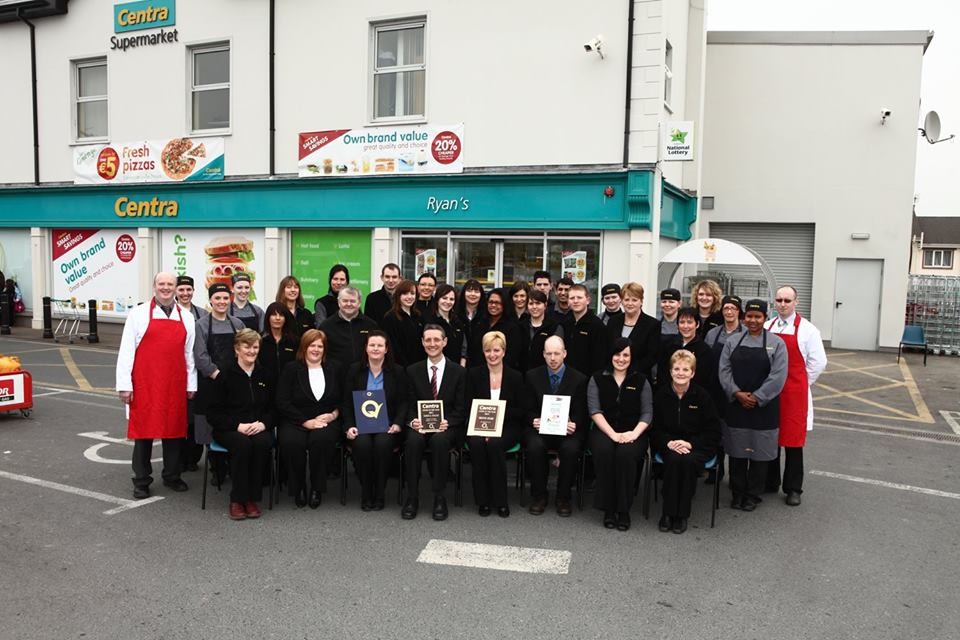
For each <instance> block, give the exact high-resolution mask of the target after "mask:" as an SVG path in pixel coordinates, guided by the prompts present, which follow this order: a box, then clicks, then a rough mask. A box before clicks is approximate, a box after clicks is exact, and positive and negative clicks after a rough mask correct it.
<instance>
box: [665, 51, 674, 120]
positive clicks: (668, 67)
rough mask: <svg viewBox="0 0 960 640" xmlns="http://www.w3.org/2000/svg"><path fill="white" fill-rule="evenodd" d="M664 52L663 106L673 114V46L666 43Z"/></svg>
mask: <svg viewBox="0 0 960 640" xmlns="http://www.w3.org/2000/svg"><path fill="white" fill-rule="evenodd" d="M665 43H666V44H665V45H664V52H663V106H665V107H666V108H667V111H669V112H671V113H673V109H672V108H671V107H670V103H671V102H673V45H672V44H670V41H669V40H666V41H665Z"/></svg>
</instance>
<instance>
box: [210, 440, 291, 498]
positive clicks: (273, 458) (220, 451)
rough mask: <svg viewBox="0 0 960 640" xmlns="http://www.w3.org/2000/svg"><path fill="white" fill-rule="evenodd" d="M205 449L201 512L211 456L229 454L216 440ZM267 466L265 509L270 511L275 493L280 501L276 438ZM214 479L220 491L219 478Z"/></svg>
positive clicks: (211, 464)
mask: <svg viewBox="0 0 960 640" xmlns="http://www.w3.org/2000/svg"><path fill="white" fill-rule="evenodd" d="M205 449H206V454H205V455H204V456H203V458H204V459H203V490H202V491H201V497H200V508H201V509H203V510H206V508H207V485H208V482H207V478H208V474H209V473H210V470H211V468H212V466H213V455H214V454H216V455H221V456H222V455H227V454H229V453H230V452H229V451H228V450H227V449H225V448H224V447H223V445H221V444H220V443H219V442H217V441H216V440H211V441H210V442H209V443H208V444H207V445H206V447H205ZM269 464H270V472H269V477H270V487H269V496H268V498H267V508H268V509H271V510H272V509H273V499H274V492H275V491H276V492H277V501H278V502H279V500H280V488H279V485H278V482H277V476H278V473H279V472H278V469H277V467H278V465H279V459H278V456H277V440H276V438H274V440H273V445H272V446H271V447H270V459H269ZM214 478H215V479H216V481H217V485H216V486H217V491H220V489H221V484H220V476H218V475H216V474H214Z"/></svg>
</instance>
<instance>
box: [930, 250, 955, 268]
mask: <svg viewBox="0 0 960 640" xmlns="http://www.w3.org/2000/svg"><path fill="white" fill-rule="evenodd" d="M923 266H924V268H926V269H952V268H953V249H924V250H923Z"/></svg>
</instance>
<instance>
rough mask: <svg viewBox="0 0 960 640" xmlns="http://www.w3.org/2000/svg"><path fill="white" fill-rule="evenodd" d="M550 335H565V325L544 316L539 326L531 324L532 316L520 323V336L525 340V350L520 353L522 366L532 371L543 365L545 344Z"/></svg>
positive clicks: (525, 369)
mask: <svg viewBox="0 0 960 640" xmlns="http://www.w3.org/2000/svg"><path fill="white" fill-rule="evenodd" d="M550 336H560V337H561V338H562V337H564V334H563V326H562V325H561V324H560V323H558V322H557V321H556V320H554V319H552V318H549V317H546V316H544V318H543V323H542V324H541V325H540V326H539V327H534V326H533V325H532V324H530V316H527V318H526V320H524V321H523V322H522V323H520V337H521V339H522V340H523V352H522V353H521V354H520V367H521V369H523V370H524V371H530V370H531V369H536V368H537V367H542V366H543V364H544V362H543V345H544V343H545V342H546V341H547V338H549V337H550Z"/></svg>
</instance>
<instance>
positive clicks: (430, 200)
mask: <svg viewBox="0 0 960 640" xmlns="http://www.w3.org/2000/svg"><path fill="white" fill-rule="evenodd" d="M469 210H470V198H438V197H436V196H428V197H427V211H430V212H431V213H440V212H441V211H469Z"/></svg>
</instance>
